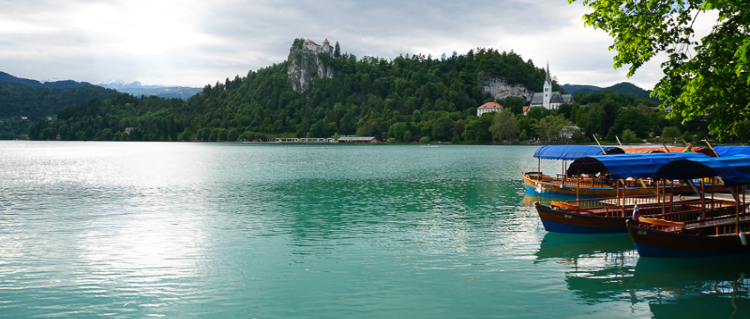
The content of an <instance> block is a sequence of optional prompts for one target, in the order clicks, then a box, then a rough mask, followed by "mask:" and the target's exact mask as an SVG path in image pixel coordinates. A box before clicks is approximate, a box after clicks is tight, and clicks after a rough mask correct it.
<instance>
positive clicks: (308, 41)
mask: <svg viewBox="0 0 750 319" xmlns="http://www.w3.org/2000/svg"><path fill="white" fill-rule="evenodd" d="M305 43H312V44H314V45H318V44H317V43H315V42H314V41H313V40H310V39H307V40H305Z"/></svg>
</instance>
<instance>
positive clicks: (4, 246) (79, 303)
mask: <svg viewBox="0 0 750 319" xmlns="http://www.w3.org/2000/svg"><path fill="white" fill-rule="evenodd" d="M535 149H536V147H529V146H459V145H440V146H439V147H430V148H428V147H421V146H419V145H395V146H394V145H320V144H318V145H290V144H285V145H284V144H274V145H267V144H266V145H259V144H235V143H232V144H228V143H92V142H18V141H12V142H0V317H2V318H56V317H65V318H85V317H114V318H143V317H151V316H155V317H169V318H258V319H263V318H551V317H566V318H584V317H586V318H588V317H596V318H600V317H605V318H633V317H635V318H641V317H655V318H685V317H699V316H700V317H704V316H708V317H711V318H747V317H750V296H749V295H748V287H749V286H750V281H748V279H745V276H746V274H750V271H749V270H750V262H748V261H747V260H744V259H740V258H737V257H730V258H724V259H714V260H687V261H685V260H680V261H664V260H653V259H648V258H639V257H638V254H637V252H636V251H635V250H634V249H633V246H632V244H631V243H630V239H629V238H628V236H627V235H617V236H612V235H607V236H581V235H561V234H550V233H547V232H545V231H544V229H543V227H542V225H541V223H540V221H539V218H538V216H537V215H536V212H535V211H534V210H533V208H532V207H531V205H532V204H533V202H534V201H548V200H549V198H542V197H528V196H525V190H524V186H523V184H522V181H521V179H520V173H521V172H522V171H535V170H536V169H537V161H536V160H535V159H533V158H532V154H533V152H534V150H535ZM542 169H543V171H545V172H548V173H553V174H554V173H557V172H559V171H560V170H561V166H560V163H559V162H554V161H545V162H542Z"/></svg>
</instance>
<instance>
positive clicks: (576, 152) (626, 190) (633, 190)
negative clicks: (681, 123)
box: [522, 145, 722, 198]
mask: <svg viewBox="0 0 750 319" xmlns="http://www.w3.org/2000/svg"><path fill="white" fill-rule="evenodd" d="M681 149H682V148H681ZM659 154H671V155H661V156H664V157H663V158H665V159H673V157H669V156H674V157H680V158H681V157H690V156H702V157H706V155H705V154H702V153H676V152H672V153H659ZM601 155H607V156H606V157H611V158H620V157H621V156H632V155H643V154H625V153H624V152H623V150H622V149H620V148H617V147H598V146H580V145H573V146H570V145H562V146H558V145H556V146H543V147H541V148H539V149H537V151H536V152H535V153H534V157H535V158H537V159H539V161H540V162H541V160H542V159H553V160H562V161H563V167H565V161H573V162H572V164H571V167H572V165H579V164H581V159H582V158H587V157H591V156H599V157H601ZM651 155H656V154H651ZM656 156H660V155H656ZM576 163H578V164H576ZM583 164H585V162H583ZM538 167H541V164H540V165H538ZM604 173H605V172H603V174H599V175H598V176H597V175H596V172H587V171H584V172H577V171H575V170H572V171H571V168H568V169H567V170H564V171H563V172H562V173H561V174H558V175H557V176H551V175H545V174H543V173H541V171H540V169H537V171H536V172H525V173H522V177H523V182H524V186H525V187H526V189H527V190H528V191H529V192H534V193H538V194H543V193H554V194H561V195H568V196H576V198H580V197H585V198H602V197H613V196H617V194H618V193H623V194H625V195H627V196H634V195H649V194H656V193H657V190H656V185H655V184H654V183H652V182H651V181H650V180H648V179H647V178H640V179H637V178H633V179H631V180H627V181H625V182H624V183H622V184H620V185H615V184H616V183H615V181H614V180H613V179H612V178H610V177H609V175H607V174H604ZM667 187H668V189H671V188H674V190H673V191H671V192H674V193H675V194H682V193H689V192H692V191H693V189H692V188H691V187H690V186H689V185H687V184H674V185H672V184H670V185H668V186H667ZM618 188H619V191H618ZM719 188H720V189H722V188H721V187H719Z"/></svg>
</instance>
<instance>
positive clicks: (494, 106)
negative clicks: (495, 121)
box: [477, 102, 503, 116]
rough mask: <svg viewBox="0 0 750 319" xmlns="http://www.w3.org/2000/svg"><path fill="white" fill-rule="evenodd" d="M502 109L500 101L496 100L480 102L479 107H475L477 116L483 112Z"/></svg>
mask: <svg viewBox="0 0 750 319" xmlns="http://www.w3.org/2000/svg"><path fill="white" fill-rule="evenodd" d="M502 109H503V106H502V105H500V103H497V102H487V103H484V104H482V106H480V107H479V108H477V116H482V114H484V113H489V112H500V111H501V110H502Z"/></svg>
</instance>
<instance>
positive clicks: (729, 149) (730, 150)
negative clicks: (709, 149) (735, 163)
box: [714, 146, 750, 157]
mask: <svg viewBox="0 0 750 319" xmlns="http://www.w3.org/2000/svg"><path fill="white" fill-rule="evenodd" d="M714 152H715V153H716V155H718V156H719V157H726V156H734V155H750V146H717V147H714Z"/></svg>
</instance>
